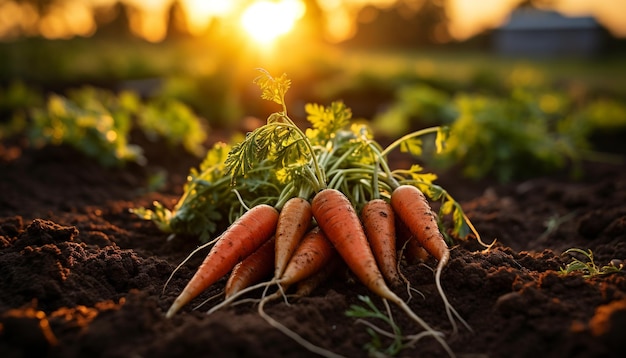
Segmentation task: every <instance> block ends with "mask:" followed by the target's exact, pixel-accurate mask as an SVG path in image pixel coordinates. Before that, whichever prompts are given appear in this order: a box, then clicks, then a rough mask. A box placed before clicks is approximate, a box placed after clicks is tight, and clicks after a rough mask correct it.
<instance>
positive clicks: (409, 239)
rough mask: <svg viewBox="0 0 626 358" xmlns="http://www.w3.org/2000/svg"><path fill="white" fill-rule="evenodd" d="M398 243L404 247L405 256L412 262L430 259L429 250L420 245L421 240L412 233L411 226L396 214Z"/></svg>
mask: <svg viewBox="0 0 626 358" xmlns="http://www.w3.org/2000/svg"><path fill="white" fill-rule="evenodd" d="M395 224H396V245H397V246H398V247H400V248H403V247H404V252H403V254H404V257H405V259H406V261H407V262H408V263H410V264H412V263H416V262H423V261H426V259H428V252H427V251H426V249H424V248H423V247H422V245H420V243H419V241H417V239H416V238H415V236H413V234H411V232H410V231H409V228H407V227H406V225H405V224H404V222H403V221H402V220H400V218H398V216H397V215H396V220H395Z"/></svg>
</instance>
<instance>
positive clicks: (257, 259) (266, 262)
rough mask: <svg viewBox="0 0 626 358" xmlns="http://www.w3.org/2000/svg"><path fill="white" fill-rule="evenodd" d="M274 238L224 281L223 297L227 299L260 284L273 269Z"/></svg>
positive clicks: (242, 262)
mask: <svg viewBox="0 0 626 358" xmlns="http://www.w3.org/2000/svg"><path fill="white" fill-rule="evenodd" d="M275 242H276V240H275V238H274V237H271V238H270V239H269V240H267V241H266V242H265V243H263V245H261V247H259V249H258V250H256V251H255V252H253V253H252V254H251V255H250V256H248V257H246V258H245V259H244V260H243V261H241V262H239V263H238V264H237V265H235V267H234V268H233V271H232V272H231V273H230V276H229V277H228V281H226V286H225V287H224V296H225V298H229V297H231V296H232V295H234V294H235V293H237V292H239V291H240V290H242V289H244V288H246V287H249V286H250V285H253V284H255V283H259V282H261V281H262V280H263V279H264V278H265V277H267V276H269V275H270V274H271V273H272V270H273V269H274V246H275Z"/></svg>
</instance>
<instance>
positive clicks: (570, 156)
mask: <svg viewBox="0 0 626 358" xmlns="http://www.w3.org/2000/svg"><path fill="white" fill-rule="evenodd" d="M509 85H510V86H511V87H510V89H509V90H508V91H507V90H505V91H500V92H497V93H493V94H485V93H469V92H464V93H463V92H460V93H457V94H456V95H449V94H447V93H446V92H443V91H441V90H438V89H435V88H431V87H429V86H427V85H426V84H423V83H417V84H413V85H409V86H404V87H402V88H401V89H399V90H398V92H397V93H396V98H395V100H394V102H392V103H391V105H390V106H389V108H388V109H387V110H386V111H384V112H382V113H381V114H379V115H378V116H377V117H376V118H375V119H374V126H375V128H376V130H377V132H380V133H385V134H387V135H394V134H398V133H403V132H406V130H407V129H409V128H410V127H412V126H413V125H415V124H417V123H432V124H440V125H445V126H446V127H448V128H449V138H448V140H447V141H446V148H443V147H441V146H439V142H438V143H437V153H441V154H442V155H440V156H438V157H437V158H432V159H431V158H426V159H427V160H429V161H430V162H431V163H432V164H439V165H441V166H443V167H450V166H453V165H457V166H459V167H460V168H461V169H462V170H463V174H464V175H465V176H466V177H470V178H482V177H485V176H492V177H495V178H496V179H498V180H500V181H502V182H506V181H510V180H513V179H522V178H526V177H532V176H536V175H539V174H545V173H551V172H555V171H557V170H562V169H564V168H570V169H571V171H572V173H573V174H576V173H578V171H579V164H580V163H581V162H582V161H583V160H587V159H591V160H610V161H613V162H615V161H616V158H613V157H612V156H608V155H602V154H601V153H594V152H593V150H594V148H593V144H592V142H591V140H590V138H591V136H592V135H593V134H594V133H597V132H601V131H604V132H606V131H614V130H622V131H623V130H626V104H624V102H623V101H621V100H617V99H613V98H606V97H603V98H597V99H596V98H592V99H587V98H576V97H573V96H572V95H571V94H570V93H568V92H564V91H559V90H554V89H549V88H547V85H546V83H545V80H544V79H543V77H542V76H541V74H540V73H538V72H537V71H534V70H533V69H532V68H522V69H517V70H516V71H514V72H513V73H512V74H511V76H510V78H509ZM420 147H421V143H418V142H416V141H414V140H412V141H407V142H406V144H404V145H403V147H402V148H401V149H402V150H405V151H407V152H411V153H412V154H414V155H421V154H422V153H419V152H418V151H417V150H416V149H417V148H420Z"/></svg>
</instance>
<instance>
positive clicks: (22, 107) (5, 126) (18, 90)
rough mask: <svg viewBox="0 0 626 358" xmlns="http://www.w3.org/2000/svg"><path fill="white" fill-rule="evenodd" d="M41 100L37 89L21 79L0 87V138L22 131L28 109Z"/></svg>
mask: <svg viewBox="0 0 626 358" xmlns="http://www.w3.org/2000/svg"><path fill="white" fill-rule="evenodd" d="M43 102H44V101H43V96H42V95H41V93H39V91H37V90H35V89H34V88H31V87H29V86H27V85H26V84H24V83H23V82H21V81H14V82H12V83H11V84H9V85H8V86H7V87H6V88H0V139H4V138H9V137H12V136H15V135H17V134H19V133H23V132H24V131H25V130H26V127H27V125H28V120H27V115H28V109H29V108H31V107H37V106H41V104H42V103H43Z"/></svg>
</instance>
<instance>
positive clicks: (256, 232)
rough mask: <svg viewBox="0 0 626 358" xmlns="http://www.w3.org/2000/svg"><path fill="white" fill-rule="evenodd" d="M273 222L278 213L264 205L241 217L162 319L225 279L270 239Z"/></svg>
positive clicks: (215, 246)
mask: <svg viewBox="0 0 626 358" xmlns="http://www.w3.org/2000/svg"><path fill="white" fill-rule="evenodd" d="M277 221H278V211H277V210H276V209H274V208H273V207H271V206H269V205H264V204H262V205H257V206H255V207H253V208H252V209H250V210H249V211H247V212H246V213H245V214H244V215H242V216H241V217H240V218H239V219H238V220H237V221H235V222H234V223H233V224H232V225H231V226H230V227H229V228H228V229H227V230H226V231H225V232H224V233H223V234H222V235H221V237H220V238H219V240H218V241H217V242H216V243H215V245H214V246H213V247H212V248H211V251H209V254H208V255H207V257H206V258H205V259H204V261H203V262H202V264H201V265H200V267H199V268H198V270H197V271H196V273H195V274H194V276H193V277H192V278H191V280H190V281H189V283H187V286H186V287H185V288H184V289H183V291H182V292H181V293H180V295H179V296H178V297H177V298H176V300H174V303H172V306H171V307H170V308H169V310H168V311H167V313H166V314H165V317H167V318H169V317H172V316H173V315H174V314H175V313H176V312H178V310H180V309H181V308H182V307H183V306H184V305H186V304H187V303H189V301H191V300H192V299H194V298H195V297H196V296H198V295H199V294H200V293H201V292H202V291H204V290H205V289H206V288H207V287H209V286H211V285H212V284H214V283H215V282H217V281H218V280H219V279H221V278H222V277H223V276H225V275H226V274H227V273H228V272H229V271H230V270H232V269H233V267H234V266H235V265H236V264H237V263H238V262H239V261H242V260H243V259H244V258H246V257H247V256H248V255H250V254H252V253H253V252H254V251H255V250H256V249H258V248H259V247H260V246H261V245H262V244H263V243H264V242H265V241H267V240H268V239H269V238H270V237H271V236H272V235H274V232H275V230H276V223H277Z"/></svg>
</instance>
